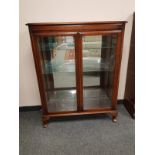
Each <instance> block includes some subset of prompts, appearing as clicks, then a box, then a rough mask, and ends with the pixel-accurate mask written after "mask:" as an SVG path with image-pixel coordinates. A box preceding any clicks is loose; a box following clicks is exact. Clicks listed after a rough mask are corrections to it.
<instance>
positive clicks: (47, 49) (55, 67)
mask: <svg viewBox="0 0 155 155" xmlns="http://www.w3.org/2000/svg"><path fill="white" fill-rule="evenodd" d="M37 44H38V50H39V55H40V60H41V70H42V71H41V74H42V77H43V78H42V79H43V83H44V89H45V90H44V92H45V97H46V102H47V108H48V111H49V112H59V111H73V110H77V103H76V102H77V96H76V92H77V91H76V74H75V68H76V67H75V44H74V37H73V36H39V37H38V39H37Z"/></svg>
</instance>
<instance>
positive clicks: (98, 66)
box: [82, 35, 117, 109]
mask: <svg viewBox="0 0 155 155" xmlns="http://www.w3.org/2000/svg"><path fill="white" fill-rule="evenodd" d="M116 43H117V35H106V36H102V35H97V36H83V38H82V44H83V46H82V47H83V49H82V54H83V58H82V61H83V89H84V90H83V104H84V109H95V108H107V107H111V104H112V103H111V99H112V90H113V75H114V60H115V49H116Z"/></svg>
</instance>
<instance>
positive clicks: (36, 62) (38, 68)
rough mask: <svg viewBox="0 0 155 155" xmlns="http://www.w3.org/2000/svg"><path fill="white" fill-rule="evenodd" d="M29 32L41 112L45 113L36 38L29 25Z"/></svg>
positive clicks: (45, 104)
mask: <svg viewBox="0 0 155 155" xmlns="http://www.w3.org/2000/svg"><path fill="white" fill-rule="evenodd" d="M29 33H30V38H31V45H32V53H33V58H34V62H35V69H36V73H37V80H38V85H39V92H40V97H41V103H42V110H43V114H45V115H46V114H47V113H48V110H47V103H46V99H45V94H44V85H43V79H42V77H41V67H40V60H39V55H38V53H37V46H36V41H37V39H36V37H35V36H34V35H33V33H32V32H31V28H30V27H29Z"/></svg>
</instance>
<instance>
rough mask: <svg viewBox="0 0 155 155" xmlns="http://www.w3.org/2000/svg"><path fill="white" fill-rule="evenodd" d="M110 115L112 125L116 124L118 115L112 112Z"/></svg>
mask: <svg viewBox="0 0 155 155" xmlns="http://www.w3.org/2000/svg"><path fill="white" fill-rule="evenodd" d="M111 115H112V121H113V122H114V123H116V122H117V115H118V113H117V112H114V113H112V114H111Z"/></svg>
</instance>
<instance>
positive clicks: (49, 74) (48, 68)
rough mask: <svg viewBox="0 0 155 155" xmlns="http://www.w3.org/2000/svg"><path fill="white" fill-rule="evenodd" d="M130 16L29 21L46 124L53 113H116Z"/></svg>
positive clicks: (43, 118)
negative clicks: (121, 18) (92, 19)
mask: <svg viewBox="0 0 155 155" xmlns="http://www.w3.org/2000/svg"><path fill="white" fill-rule="evenodd" d="M125 23H126V22H125V21H114V22H82V23H81V22H80V23H78V22H74V23H28V24H27V25H28V27H29V32H30V38H31V44H32V51H33V56H34V62H35V67H36V73H37V78H38V85H39V91H40V97H41V103H42V120H43V125H44V127H47V124H48V121H49V119H50V118H53V117H62V116H75V115H89V114H103V113H109V114H111V115H112V120H113V121H114V122H115V121H116V117H117V93H118V83H119V71H120V64H121V55H122V45H123V36H124V29H125Z"/></svg>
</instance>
